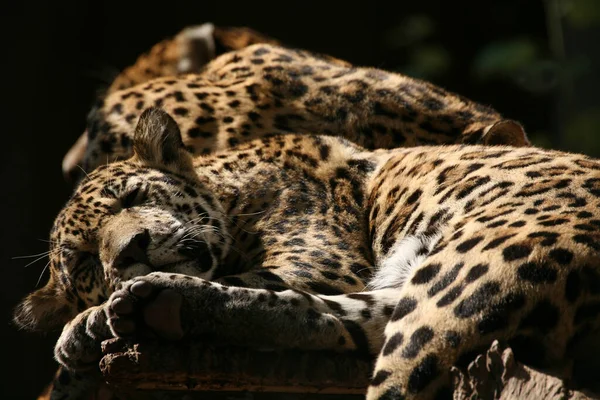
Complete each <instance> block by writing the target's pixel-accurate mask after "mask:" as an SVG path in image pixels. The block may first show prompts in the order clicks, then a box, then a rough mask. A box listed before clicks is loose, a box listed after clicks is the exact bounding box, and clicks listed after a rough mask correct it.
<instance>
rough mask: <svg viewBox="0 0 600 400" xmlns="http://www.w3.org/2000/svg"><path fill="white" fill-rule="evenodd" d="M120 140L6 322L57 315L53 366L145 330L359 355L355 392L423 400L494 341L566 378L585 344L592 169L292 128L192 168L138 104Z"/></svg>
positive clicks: (595, 281) (598, 272) (599, 305)
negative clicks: (40, 282) (128, 154)
mask: <svg viewBox="0 0 600 400" xmlns="http://www.w3.org/2000/svg"><path fill="white" fill-rule="evenodd" d="M133 148H134V155H133V157H132V158H131V159H129V160H127V161H121V162H115V163H112V164H109V165H106V166H101V167H99V168H98V169H96V170H95V171H94V172H92V173H91V174H90V175H89V177H87V178H86V179H84V180H83V182H82V183H81V184H80V185H79V187H78V189H77V191H76V192H75V193H74V195H73V197H72V198H71V200H70V201H69V202H68V203H67V205H66V206H65V208H64V209H63V210H62V211H61V212H60V214H59V216H58V217H57V219H56V222H55V224H54V227H53V230H52V233H51V253H50V254H51V257H50V273H51V277H50V280H49V282H48V283H47V285H46V286H45V287H44V288H42V289H40V290H38V291H36V292H34V293H33V294H31V295H30V296H29V297H27V298H26V299H25V300H24V302H23V303H21V305H20V306H19V308H18V309H17V312H16V320H17V322H18V323H19V324H21V325H22V326H24V327H28V328H36V329H49V328H50V327H52V326H62V324H64V323H66V326H65V328H64V330H63V333H62V335H61V337H60V339H59V341H58V343H57V345H56V350H55V354H56V357H57V359H58V360H59V361H60V362H61V363H62V364H63V365H65V366H66V367H67V368H69V369H72V370H77V371H85V370H86V369H89V368H91V367H94V366H95V365H97V361H98V356H99V352H98V349H99V347H98V346H99V343H100V341H101V340H102V339H104V338H108V337H112V336H124V337H131V336H134V337H135V336H138V335H142V336H143V335H144V334H145V333H144V332H146V331H148V330H149V331H152V332H153V333H154V334H158V335H159V336H161V337H163V338H165V339H169V340H179V339H181V338H194V337H198V338H200V337H201V338H206V337H210V338H213V339H214V340H219V341H221V342H224V343H236V344H244V345H247V346H256V347H261V348H263V347H275V348H301V349H333V350H337V351H355V352H359V353H362V354H370V355H372V356H377V362H376V365H375V370H374V373H373V379H372V382H371V387H370V388H369V391H368V394H367V398H368V399H381V400H384V399H404V398H419V399H427V398H437V397H438V396H442V397H443V395H444V394H448V393H449V388H450V387H449V380H448V379H449V377H448V370H449V368H450V366H452V365H455V364H458V365H462V364H463V363H464V362H467V361H469V360H471V359H472V357H473V354H476V353H477V352H478V351H480V350H481V349H483V348H486V347H488V346H489V345H490V343H491V342H492V341H493V340H494V339H501V340H505V341H508V343H509V344H510V345H511V346H512V347H513V349H514V351H515V354H516V356H517V358H518V359H520V360H522V361H524V362H526V363H528V364H530V365H533V366H535V367H538V368H542V369H549V370H550V371H551V372H552V373H554V374H557V375H559V376H562V377H564V378H570V377H571V375H572V374H571V372H570V371H569V368H568V367H569V361H570V360H571V361H572V358H573V357H574V356H575V355H577V354H579V353H578V352H577V348H578V345H579V344H580V343H582V342H585V340H589V338H590V337H591V338H592V339H593V340H595V339H594V338H598V332H599V330H598V329H599V322H600V262H599V261H600V212H599V211H598V209H599V208H600V161H599V160H595V159H592V158H589V157H586V156H583V155H579V154H568V153H562V152H558V151H548V150H542V149H536V148H514V147H506V146H498V147H486V146H473V145H452V146H426V147H415V148H407V149H395V150H377V151H368V150H365V149H363V148H361V147H359V146H357V145H355V144H352V143H350V142H348V141H346V140H344V139H341V138H338V137H330V136H310V135H293V134H288V135H280V136H272V137H269V138H263V139H258V140H254V141H250V142H248V143H243V144H239V145H237V146H235V147H234V148H232V149H229V150H225V151H222V152H218V153H216V154H214V155H205V156H199V157H197V158H195V159H192V158H191V156H190V155H189V153H188V152H187V151H186V150H185V145H184V144H183V141H182V139H181V135H180V132H179V130H178V127H177V124H176V123H175V121H174V120H172V119H171V118H170V117H169V116H168V115H167V114H166V113H164V112H162V111H160V110H157V109H151V110H148V111H146V112H144V114H143V115H142V116H141V118H140V122H139V123H138V126H137V128H136V130H135V135H134V139H133ZM382 277H383V278H382ZM242 321H243V322H242ZM240 323H243V326H244V329H239V326H240V325H239V324H240Z"/></svg>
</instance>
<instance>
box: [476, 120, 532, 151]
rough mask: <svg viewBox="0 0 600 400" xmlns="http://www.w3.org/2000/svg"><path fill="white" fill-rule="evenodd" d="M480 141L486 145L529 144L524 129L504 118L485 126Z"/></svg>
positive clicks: (523, 145) (519, 145)
mask: <svg viewBox="0 0 600 400" xmlns="http://www.w3.org/2000/svg"><path fill="white" fill-rule="evenodd" d="M481 142H482V143H483V144H485V145H488V146H494V145H505V146H515V147H525V146H531V142H530V141H529V139H528V138H527V134H526V133H525V130H524V129H523V127H522V126H521V124H519V123H518V122H516V121H513V120H511V119H505V120H502V121H499V122H496V123H495V124H493V125H490V126H488V127H487V128H485V130H484V133H483V137H482V139H481Z"/></svg>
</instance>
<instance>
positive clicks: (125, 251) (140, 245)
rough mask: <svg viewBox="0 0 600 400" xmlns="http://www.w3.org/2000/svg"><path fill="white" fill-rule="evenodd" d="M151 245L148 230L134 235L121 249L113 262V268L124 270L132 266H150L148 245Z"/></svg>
mask: <svg viewBox="0 0 600 400" xmlns="http://www.w3.org/2000/svg"><path fill="white" fill-rule="evenodd" d="M149 244H150V232H149V231H148V229H144V231H142V232H139V233H136V234H134V235H132V236H131V237H130V239H129V241H128V242H127V243H126V244H125V245H124V246H123V247H122V248H121V249H120V251H119V253H118V254H117V256H116V257H115V259H114V261H113V267H114V268H117V269H124V268H127V267H129V266H130V265H132V264H138V263H142V264H146V265H150V260H148V245H149Z"/></svg>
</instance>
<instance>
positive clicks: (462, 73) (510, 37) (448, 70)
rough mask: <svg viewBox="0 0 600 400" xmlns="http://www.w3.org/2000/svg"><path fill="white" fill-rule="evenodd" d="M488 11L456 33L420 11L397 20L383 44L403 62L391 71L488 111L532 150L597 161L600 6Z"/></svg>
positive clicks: (557, 4)
mask: <svg viewBox="0 0 600 400" xmlns="http://www.w3.org/2000/svg"><path fill="white" fill-rule="evenodd" d="M432 3H435V1H433V2H432ZM459 3H460V2H459ZM482 3H486V2H482ZM488 4H489V13H486V10H485V9H483V8H481V9H480V10H481V11H479V12H476V11H473V14H472V15H469V9H468V8H465V9H463V10H461V11H462V17H459V18H458V19H455V21H454V23H455V25H454V27H453V26H452V25H451V24H449V23H448V21H446V17H445V16H444V15H443V12H440V13H437V14H436V13H435V12H429V11H423V10H428V8H425V7H423V8H422V9H421V10H416V12H414V13H411V14H407V15H404V16H402V18H399V20H398V22H397V23H396V24H394V25H393V26H392V27H391V28H389V29H387V31H386V32H385V34H384V35H383V39H382V42H383V46H384V47H385V48H386V49H388V51H391V52H403V53H404V54H405V55H406V56H405V57H403V60H402V62H401V63H400V65H396V66H394V68H393V69H395V70H397V71H399V72H402V73H405V74H408V75H411V76H415V77H419V78H422V79H426V80H430V81H433V82H434V83H437V84H441V85H442V86H446V87H447V88H448V89H450V90H454V91H457V92H459V93H461V94H464V95H467V96H468V97H471V98H472V99H474V100H477V101H481V102H484V103H487V104H489V105H491V106H493V107H494V108H496V109H497V110H499V111H500V112H501V113H502V114H503V115H505V116H506V117H508V118H513V119H516V120H519V121H521V122H522V123H523V124H524V125H525V129H526V131H527V132H528V135H529V137H530V138H531V140H532V141H533V143H534V144H535V145H537V146H541V147H546V148H556V149H562V150H567V151H574V152H581V153H585V154H588V155H592V156H600V74H599V73H598V71H599V69H600V0H536V1H533V0H503V1H489V3H488ZM448 18H452V17H451V16H449V15H448ZM486 27H487V28H489V29H486ZM449 30H458V31H459V32H460V33H462V38H464V42H459V43H457V40H458V41H460V40H461V35H459V34H456V33H454V32H449ZM449 36H450V37H452V39H448V37H449ZM469 46H470V47H469Z"/></svg>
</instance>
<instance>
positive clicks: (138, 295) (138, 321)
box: [106, 273, 184, 340]
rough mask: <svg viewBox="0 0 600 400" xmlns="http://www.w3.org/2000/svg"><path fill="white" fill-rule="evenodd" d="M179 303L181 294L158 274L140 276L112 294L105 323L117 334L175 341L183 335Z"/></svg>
mask: <svg viewBox="0 0 600 400" xmlns="http://www.w3.org/2000/svg"><path fill="white" fill-rule="evenodd" d="M182 304H183V296H182V295H181V294H180V293H179V292H178V291H176V290H174V289H173V287H172V285H169V282H168V281H165V280H164V279H161V275H160V274H157V273H155V274H149V275H145V276H140V277H137V278H134V279H132V280H130V281H128V282H125V283H124V284H123V287H122V288H121V289H120V290H118V291H116V292H114V293H113V294H112V295H111V297H110V299H109V300H108V306H107V309H106V312H107V315H108V325H109V326H110V329H111V331H112V333H113V334H114V335H115V336H118V337H128V336H138V337H139V336H142V337H148V336H150V337H153V336H156V335H157V336H158V337H160V338H163V339H167V340H178V339H181V338H183V336H184V329H183V326H182V323H181V307H182Z"/></svg>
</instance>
